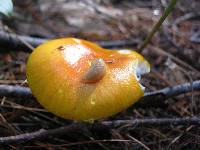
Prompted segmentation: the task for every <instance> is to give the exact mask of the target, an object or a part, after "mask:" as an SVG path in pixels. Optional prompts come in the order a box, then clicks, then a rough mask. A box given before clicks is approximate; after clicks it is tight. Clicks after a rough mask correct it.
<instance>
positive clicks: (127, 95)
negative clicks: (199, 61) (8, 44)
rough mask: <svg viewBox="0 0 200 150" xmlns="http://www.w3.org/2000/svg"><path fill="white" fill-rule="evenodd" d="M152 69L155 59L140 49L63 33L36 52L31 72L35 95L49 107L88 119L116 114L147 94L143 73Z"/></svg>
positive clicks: (69, 116) (65, 115)
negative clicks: (105, 46) (150, 60)
mask: <svg viewBox="0 0 200 150" xmlns="http://www.w3.org/2000/svg"><path fill="white" fill-rule="evenodd" d="M149 71H150V65H149V63H148V62H147V61H146V60H145V59H144V57H143V56H141V55H140V54H138V53H137V52H135V51H131V50H108V49H103V48H101V47H100V46H98V45H97V44H94V43H92V42H89V41H86V40H80V39H76V38H61V39H56V40H50V41H47V42H45V43H44V44H42V45H40V46H38V47H37V48H36V49H35V50H34V51H33V53H32V54H31V55H30V57H29V59H28V63H27V68H26V75H27V81H28V84H29V87H30V89H31V91H32V93H33V95H34V96H35V97H36V99H37V100H38V101H39V103H40V104H41V105H42V106H44V107H45V108H46V109H47V110H48V111H50V112H52V113H54V114H56V115H58V116H60V117H62V118H65V119H72V120H77V121H88V120H97V119H101V118H105V117H109V116H111V115H114V114H116V113H118V112H120V111H122V110H124V109H126V108H128V107H129V106H130V105H132V104H133V103H135V102H136V101H137V100H139V99H140V98H141V97H142V96H143V94H144V87H143V86H142V85H141V84H140V83H139V80H140V78H141V77H140V76H141V75H143V74H145V73H148V72H149Z"/></svg>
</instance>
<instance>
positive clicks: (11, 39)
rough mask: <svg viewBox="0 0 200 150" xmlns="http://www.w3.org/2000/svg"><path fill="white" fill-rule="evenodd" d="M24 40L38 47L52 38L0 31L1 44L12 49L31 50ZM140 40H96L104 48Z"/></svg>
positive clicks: (127, 44)
mask: <svg viewBox="0 0 200 150" xmlns="http://www.w3.org/2000/svg"><path fill="white" fill-rule="evenodd" d="M19 39H21V40H19ZM22 40H23V41H25V42H26V43H29V44H31V45H32V46H33V47H37V46H38V45H40V44H42V43H44V42H46V41H47V40H50V39H45V38H36V37H29V36H22V35H16V34H12V33H7V32H4V31H0V45H1V46H5V47H7V48H10V49H13V48H15V50H21V51H25V52H31V49H29V48H28V47H27V46H26V45H24V43H23V42H22ZM139 42H140V40H139V39H131V40H115V41H96V43H97V44H99V45H100V46H102V47H104V48H119V47H128V46H135V47H136V46H137V45H138V43H139Z"/></svg>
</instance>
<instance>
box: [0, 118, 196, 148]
mask: <svg viewBox="0 0 200 150" xmlns="http://www.w3.org/2000/svg"><path fill="white" fill-rule="evenodd" d="M125 124H128V125H129V126H134V127H137V126H138V127H141V126H149V125H153V126H170V125H200V118H199V117H186V118H151V119H134V120H115V121H102V122H97V123H95V124H93V125H91V124H83V123H72V124H71V125H68V126H63V127H59V128H56V129H50V130H45V129H40V130H38V131H35V132H30V133H24V134H20V135H15V136H8V137H0V144H9V143H16V142H18V143H19V142H26V141H31V140H35V139H40V138H48V137H50V136H54V135H56V136H59V135H63V134H67V133H73V132H80V131H83V130H87V129H88V128H95V127H98V128H99V127H100V126H102V127H103V128H105V127H106V128H115V127H119V126H122V125H125ZM126 127H127V126H126Z"/></svg>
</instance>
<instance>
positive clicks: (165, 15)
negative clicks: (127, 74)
mask: <svg viewBox="0 0 200 150" xmlns="http://www.w3.org/2000/svg"><path fill="white" fill-rule="evenodd" d="M177 1H178V0H171V2H170V4H169V6H167V8H166V9H165V11H164V13H163V15H162V16H161V17H160V19H159V21H158V22H157V23H156V24H155V25H154V27H153V29H152V30H151V32H150V33H149V34H148V35H147V37H146V39H145V40H144V42H143V43H142V45H141V46H140V47H139V48H138V50H139V52H141V51H142V50H143V49H144V48H145V47H146V46H147V44H148V43H149V42H150V41H151V39H152V37H153V35H154V34H155V33H156V32H157V31H158V30H159V28H160V26H161V25H162V23H163V22H164V21H165V19H166V18H167V16H168V15H169V14H170V13H171V12H172V10H173V9H174V7H175V5H176V3H177Z"/></svg>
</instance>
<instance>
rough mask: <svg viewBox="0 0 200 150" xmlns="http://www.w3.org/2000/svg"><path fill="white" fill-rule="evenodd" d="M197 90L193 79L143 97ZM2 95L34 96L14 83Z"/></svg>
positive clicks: (1, 87)
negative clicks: (190, 81)
mask: <svg viewBox="0 0 200 150" xmlns="http://www.w3.org/2000/svg"><path fill="white" fill-rule="evenodd" d="M197 90H200V80H196V81H193V82H192V83H184V84H180V85H177V86H172V87H166V88H164V89H161V90H158V91H154V92H147V93H145V96H144V97H143V99H148V98H149V97H151V98H153V97H157V96H163V99H167V98H170V97H174V96H177V95H180V94H184V93H188V92H191V91H197ZM0 96H10V97H23V98H32V97H33V96H32V94H31V91H30V89H29V88H27V87H22V86H13V85H0Z"/></svg>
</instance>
